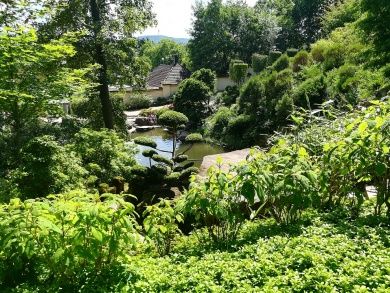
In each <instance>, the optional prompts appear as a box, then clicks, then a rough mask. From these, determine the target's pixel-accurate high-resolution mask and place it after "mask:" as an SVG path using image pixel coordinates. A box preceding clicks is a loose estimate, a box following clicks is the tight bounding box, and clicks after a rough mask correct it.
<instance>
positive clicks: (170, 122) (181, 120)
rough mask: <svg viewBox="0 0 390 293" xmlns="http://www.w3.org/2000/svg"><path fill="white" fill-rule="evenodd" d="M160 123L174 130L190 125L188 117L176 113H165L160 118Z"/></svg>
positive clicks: (170, 111)
mask: <svg viewBox="0 0 390 293" xmlns="http://www.w3.org/2000/svg"><path fill="white" fill-rule="evenodd" d="M158 123H160V124H161V125H163V126H166V127H170V128H173V129H179V128H180V127H183V126H185V125H186V124H187V123H188V118H187V117H186V115H184V114H182V113H180V112H176V111H172V110H169V111H165V112H164V113H163V114H161V115H160V116H159V117H158Z"/></svg>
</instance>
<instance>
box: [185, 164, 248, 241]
mask: <svg viewBox="0 0 390 293" xmlns="http://www.w3.org/2000/svg"><path fill="white" fill-rule="evenodd" d="M232 177H233V176H232V175H231V174H225V173H224V172H223V171H222V170H221V169H220V168H217V169H210V170H209V171H208V176H207V179H206V181H205V182H204V183H196V182H195V181H193V182H192V183H191V187H190V189H189V190H188V192H186V193H185V194H184V195H183V198H182V199H181V203H180V204H179V206H180V210H181V211H182V212H183V214H184V215H188V216H192V217H194V218H195V221H196V225H198V227H202V226H204V227H206V229H207V232H208V234H209V239H210V240H211V241H213V242H214V243H216V244H220V245H228V244H229V243H231V242H232V241H234V240H235V239H236V237H237V233H238V232H239V230H240V228H241V225H242V224H243V222H244V213H243V212H242V210H241V205H240V203H241V195H240V193H239V192H238V191H237V190H236V187H237V186H235V184H234V183H233V182H232V179H231V178H232Z"/></svg>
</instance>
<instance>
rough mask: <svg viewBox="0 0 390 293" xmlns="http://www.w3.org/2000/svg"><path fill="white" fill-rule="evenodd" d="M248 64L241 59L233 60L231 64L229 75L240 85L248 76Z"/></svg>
mask: <svg viewBox="0 0 390 293" xmlns="http://www.w3.org/2000/svg"><path fill="white" fill-rule="evenodd" d="M247 73H248V64H246V63H244V62H243V61H241V60H232V61H230V65H229V77H230V79H231V80H233V81H234V82H235V83H237V84H238V85H241V84H242V83H243V82H244V81H245V79H246V76H247Z"/></svg>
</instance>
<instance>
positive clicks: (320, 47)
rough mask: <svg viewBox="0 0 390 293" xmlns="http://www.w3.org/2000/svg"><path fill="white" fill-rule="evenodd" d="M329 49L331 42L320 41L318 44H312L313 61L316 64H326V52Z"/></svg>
mask: <svg viewBox="0 0 390 293" xmlns="http://www.w3.org/2000/svg"><path fill="white" fill-rule="evenodd" d="M328 47H329V41H327V40H318V41H317V42H316V43H314V44H312V45H311V51H310V54H311V56H312V57H313V60H314V61H316V62H324V60H325V51H326V50H327V49H328Z"/></svg>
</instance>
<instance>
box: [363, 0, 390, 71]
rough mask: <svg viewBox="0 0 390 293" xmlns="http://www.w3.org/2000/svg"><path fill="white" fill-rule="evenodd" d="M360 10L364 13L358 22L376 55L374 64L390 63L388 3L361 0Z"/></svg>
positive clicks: (378, 0)
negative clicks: (371, 43) (372, 45)
mask: <svg viewBox="0 0 390 293" xmlns="http://www.w3.org/2000/svg"><path fill="white" fill-rule="evenodd" d="M362 9H363V11H364V12H365V14H364V15H363V18H362V19H361V21H360V22H359V26H360V28H362V30H363V32H364V33H365V35H366V36H367V37H368V38H367V39H370V40H372V42H373V44H374V46H375V49H376V51H377V52H376V54H378V53H379V58H378V56H376V58H375V59H378V60H377V61H376V62H377V63H380V64H386V63H389V62H390V1H388V0H375V1H372V0H371V1H368V0H362Z"/></svg>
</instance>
